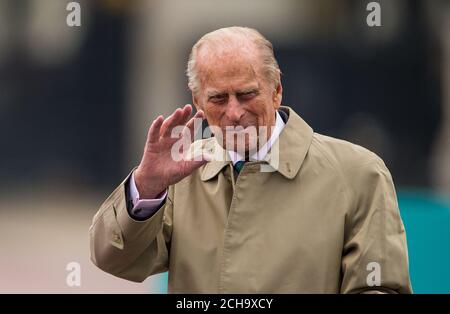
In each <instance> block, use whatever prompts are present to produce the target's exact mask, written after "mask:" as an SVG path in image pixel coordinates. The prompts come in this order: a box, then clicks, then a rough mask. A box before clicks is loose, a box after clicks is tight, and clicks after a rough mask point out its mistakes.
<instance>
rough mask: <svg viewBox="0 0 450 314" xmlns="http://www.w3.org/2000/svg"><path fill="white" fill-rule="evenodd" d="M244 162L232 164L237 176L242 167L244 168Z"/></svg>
mask: <svg viewBox="0 0 450 314" xmlns="http://www.w3.org/2000/svg"><path fill="white" fill-rule="evenodd" d="M244 164H245V160H240V161H238V162H237V163H235V164H234V170H236V172H237V173H238V174H239V172H241V170H242V167H244Z"/></svg>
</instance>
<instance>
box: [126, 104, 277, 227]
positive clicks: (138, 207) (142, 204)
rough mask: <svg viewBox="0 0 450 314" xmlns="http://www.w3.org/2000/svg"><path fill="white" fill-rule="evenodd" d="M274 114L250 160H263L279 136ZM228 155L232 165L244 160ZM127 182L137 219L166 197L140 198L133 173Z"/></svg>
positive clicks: (241, 157) (154, 210) (146, 216)
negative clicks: (272, 123)
mask: <svg viewBox="0 0 450 314" xmlns="http://www.w3.org/2000/svg"><path fill="white" fill-rule="evenodd" d="M276 115H277V117H276V121H275V127H274V129H273V131H272V134H271V135H270V138H269V140H268V141H267V142H266V143H265V144H264V145H263V147H261V148H260V149H259V150H258V151H257V152H256V153H255V154H254V155H252V156H251V160H257V161H259V160H263V159H264V158H265V157H266V155H267V153H268V152H269V151H270V148H271V147H272V145H273V143H274V142H275V141H276V140H277V139H278V137H279V136H280V133H281V131H282V130H283V128H284V125H285V124H284V122H283V119H282V118H281V116H280V114H279V113H278V111H277V113H276ZM228 155H229V156H230V159H231V162H232V163H233V165H235V164H236V163H237V162H238V161H240V160H244V157H243V156H241V155H239V154H238V153H237V152H235V151H230V150H229V151H228ZM129 184H130V186H129V191H130V198H131V201H132V202H133V208H132V209H131V213H130V214H131V215H132V216H134V217H136V218H139V219H146V218H150V217H151V216H152V215H153V213H154V212H156V211H157V210H158V208H159V207H160V206H161V204H162V203H163V202H164V200H165V199H166V196H167V190H166V191H165V192H164V193H163V195H162V196H161V197H160V198H156V199H140V198H139V191H138V189H137V187H136V182H135V181H134V173H133V174H131V177H130V181H129Z"/></svg>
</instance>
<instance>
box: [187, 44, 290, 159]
mask: <svg viewBox="0 0 450 314" xmlns="http://www.w3.org/2000/svg"><path fill="white" fill-rule="evenodd" d="M197 60H198V63H197V64H198V68H197V70H198V76H199V79H200V82H201V84H200V89H199V91H198V93H197V94H196V95H193V98H194V104H195V105H196V107H197V108H198V109H202V110H203V111H204V113H205V116H206V119H207V121H208V124H209V125H210V126H214V127H219V128H220V129H221V130H222V134H223V138H222V137H221V136H218V135H217V133H216V137H217V138H218V140H219V143H221V144H222V146H223V147H224V148H227V149H232V150H235V151H238V147H237V144H238V142H239V141H240V140H242V142H240V143H241V144H242V143H243V141H245V152H248V151H254V150H255V151H256V149H259V148H261V147H262V145H264V143H265V140H264V136H265V138H266V139H268V138H269V137H270V135H271V131H272V130H271V129H272V127H273V126H274V125H275V114H276V110H277V109H278V108H279V106H280V103H281V92H282V87H281V83H280V84H279V86H277V87H275V86H273V83H270V82H268V81H267V79H266V78H265V77H264V75H263V73H261V72H262V71H261V70H260V60H259V58H258V55H257V53H256V52H255V51H254V49H253V50H250V53H239V52H236V51H228V52H219V53H218V52H209V51H206V52H203V53H199V55H198V58H197ZM236 126H241V127H242V128H244V129H245V132H243V133H242V132H241V133H239V132H238V133H233V132H231V133H230V132H229V130H230V127H231V129H233V128H235V127H236ZM262 126H263V127H266V131H264V133H265V134H264V133H260V131H263V128H261V129H260V127H262ZM227 127H228V132H227ZM235 129H236V128H235ZM213 132H214V130H213ZM238 138H239V139H238ZM255 145H257V147H255ZM241 147H242V145H241V146H240V148H241ZM239 151H240V149H239Z"/></svg>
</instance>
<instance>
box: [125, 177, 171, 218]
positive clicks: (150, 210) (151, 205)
mask: <svg viewBox="0 0 450 314" xmlns="http://www.w3.org/2000/svg"><path fill="white" fill-rule="evenodd" d="M129 183H130V189H129V191H130V199H131V202H132V204H133V208H131V210H130V215H131V216H133V217H136V218H139V219H147V218H150V217H151V216H152V215H153V214H154V213H155V212H156V211H157V210H158V209H159V208H160V207H161V205H162V204H163V203H164V201H165V199H166V196H167V189H166V190H165V191H164V192H163V193H161V194H160V195H159V198H155V199H140V198H139V191H138V189H137V187H136V182H135V181H134V173H132V174H131V177H130V180H129Z"/></svg>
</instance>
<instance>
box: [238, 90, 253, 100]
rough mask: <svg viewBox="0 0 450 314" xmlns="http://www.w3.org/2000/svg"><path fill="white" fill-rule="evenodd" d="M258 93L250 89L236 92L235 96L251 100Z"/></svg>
mask: <svg viewBox="0 0 450 314" xmlns="http://www.w3.org/2000/svg"><path fill="white" fill-rule="evenodd" d="M257 95H258V92H257V91H255V90H252V91H248V92H245V93H238V94H237V95H236V96H237V97H238V98H239V99H240V100H242V101H246V100H251V99H253V98H255V97H256V96H257Z"/></svg>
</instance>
